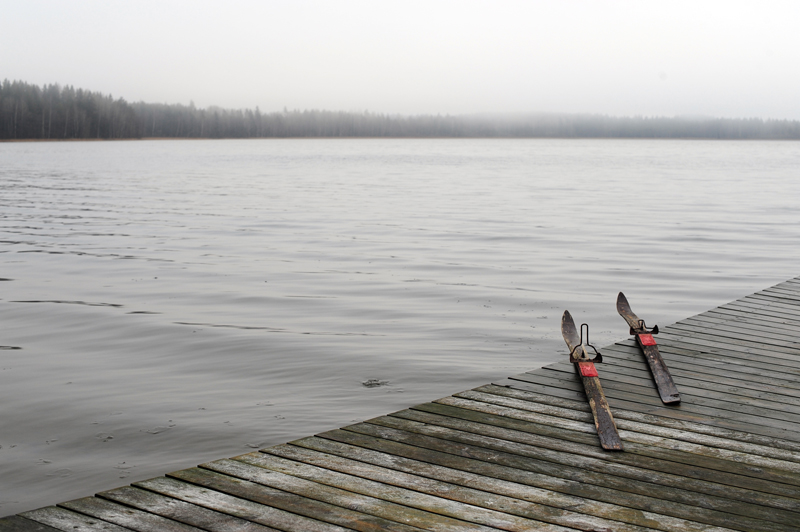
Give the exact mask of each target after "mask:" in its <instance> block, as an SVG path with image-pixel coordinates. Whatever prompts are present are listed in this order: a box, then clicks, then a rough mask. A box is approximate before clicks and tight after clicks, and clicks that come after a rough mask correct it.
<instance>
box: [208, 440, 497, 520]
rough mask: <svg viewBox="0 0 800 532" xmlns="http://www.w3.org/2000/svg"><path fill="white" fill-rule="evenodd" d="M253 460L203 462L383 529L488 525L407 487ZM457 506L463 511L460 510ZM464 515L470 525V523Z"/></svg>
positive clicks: (464, 508)
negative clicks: (362, 516)
mask: <svg viewBox="0 0 800 532" xmlns="http://www.w3.org/2000/svg"><path fill="white" fill-rule="evenodd" d="M256 454H257V455H258V453H256ZM251 458H252V457H251ZM251 462H252V460H248V457H247V455H244V456H239V457H236V459H231V460H217V461H214V462H209V463H206V464H203V465H202V467H203V468H207V469H209V470H212V471H216V472H218V473H221V474H224V475H228V476H231V477H236V478H240V479H243V480H247V481H249V482H254V483H257V484H260V485H263V486H267V487H270V488H274V489H280V490H283V491H287V492H289V493H294V494H296V495H300V496H302V497H306V498H309V499H314V500H319V501H323V502H325V503H328V504H333V505H335V506H339V507H342V508H350V509H356V508H357V509H358V512H359V513H363V514H367V515H370V516H374V517H376V518H377V519H376V522H379V523H380V524H381V525H382V526H384V527H386V530H419V529H420V528H423V529H429V530H430V529H433V530H440V531H455V530H462V529H463V528H464V527H465V526H474V527H475V528H476V529H477V530H490V529H489V528H486V527H484V526H479V525H478V524H475V523H480V521H481V520H485V519H486V517H487V514H485V513H484V514H482V515H479V516H478V517H477V519H478V521H473V520H472V519H470V517H471V516H472V517H474V516H473V515H472V514H473V513H474V512H473V511H472V509H471V508H468V507H461V508H459V507H458V506H457V505H452V504H448V503H447V502H446V501H442V500H439V499H438V498H437V497H426V496H424V495H422V494H418V493H415V492H412V491H409V490H393V491H392V490H391V489H390V487H388V486H383V485H381V484H380V483H376V482H371V483H370V482H367V481H363V480H362V479H358V478H352V479H346V478H345V477H346V476H340V477H338V478H330V477H328V478H326V477H325V475H324V474H317V475H314V474H309V472H308V471H306V474H305V475H303V474H302V472H300V474H297V473H298V472H297V471H293V473H295V475H294V476H293V475H292V474H291V472H289V471H288V470H287V469H286V468H283V469H281V468H278V469H274V470H272V471H270V470H266V469H264V468H262V467H257V466H254V465H253V464H252V463H251ZM248 464H249V465H248ZM323 480H327V482H323ZM347 480H350V481H349V482H348V481H347ZM458 510H463V513H462V512H459V511H458ZM453 515H455V516H456V517H453ZM465 520H466V521H469V522H470V523H471V524H470V525H468V523H466V522H465ZM484 524H485V523H484Z"/></svg>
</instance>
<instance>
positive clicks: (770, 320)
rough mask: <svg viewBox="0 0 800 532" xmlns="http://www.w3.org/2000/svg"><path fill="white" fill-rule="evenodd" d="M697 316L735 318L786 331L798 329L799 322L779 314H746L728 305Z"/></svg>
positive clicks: (746, 312)
mask: <svg viewBox="0 0 800 532" xmlns="http://www.w3.org/2000/svg"><path fill="white" fill-rule="evenodd" d="M698 316H715V317H720V318H722V317H725V318H736V319H741V320H744V321H746V322H748V323H753V324H759V325H763V326H765V327H766V326H773V327H778V328H780V329H786V330H792V331H793V330H796V329H797V328H798V327H800V320H795V319H791V318H787V317H786V316H781V315H780V314H779V313H778V315H777V316H773V315H771V313H764V312H748V311H746V310H744V309H742V308H738V307H731V306H729V305H723V306H721V307H715V308H713V309H710V310H707V311H705V312H702V313H700V314H698Z"/></svg>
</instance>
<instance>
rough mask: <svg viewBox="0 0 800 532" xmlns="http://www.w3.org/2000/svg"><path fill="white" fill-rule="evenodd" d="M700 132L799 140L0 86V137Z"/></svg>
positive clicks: (680, 126)
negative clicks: (267, 108) (271, 108)
mask: <svg viewBox="0 0 800 532" xmlns="http://www.w3.org/2000/svg"><path fill="white" fill-rule="evenodd" d="M287 137H320V138H323V137H350V138H353V137H383V138H388V137H397V138H409V137H419V138H701V139H762V140H787V139H792V140H794V139H800V122H798V121H788V120H766V121H765V120H763V119H760V118H745V119H721V118H715V117H671V118H670V117H614V116H608V115H600V114H577V113H576V114H563V113H472V114H461V115H449V114H448V115H442V114H437V115H401V114H395V115H387V114H379V113H370V112H368V111H364V112H343V111H326V110H302V111H300V110H292V111H289V110H288V109H286V108H284V109H283V111H278V112H265V113H262V112H261V110H260V109H259V108H258V107H256V108H255V109H225V108H222V107H218V106H211V107H207V108H202V107H197V106H196V105H195V104H194V102H190V104H189V105H183V104H174V105H168V104H155V103H146V102H141V101H140V102H133V103H128V102H127V101H126V100H125V99H124V98H117V99H114V98H113V96H111V95H104V94H102V93H99V92H93V91H90V90H85V89H82V88H79V89H75V88H74V87H71V86H63V87H62V86H61V85H58V84H51V85H45V86H42V87H39V86H37V85H31V84H28V83H25V82H22V81H13V82H11V81H9V80H4V81H3V82H2V84H0V139H5V140H11V139H20V140H24V139H30V140H35V139H42V140H47V139H52V140H56V139H89V138H96V139H125V138H130V139H137V138H287Z"/></svg>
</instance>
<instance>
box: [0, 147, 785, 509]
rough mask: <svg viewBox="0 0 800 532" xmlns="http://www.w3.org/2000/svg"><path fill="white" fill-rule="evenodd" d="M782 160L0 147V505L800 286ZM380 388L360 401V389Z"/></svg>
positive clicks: (485, 378) (341, 416)
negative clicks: (567, 339) (626, 303)
mask: <svg viewBox="0 0 800 532" xmlns="http://www.w3.org/2000/svg"><path fill="white" fill-rule="evenodd" d="M798 169H800V144H798V143H791V142H785V143H784V142H709V141H665V140H660V141H629V140H262V141H160V142H147V141H140V142H113V143H112V142H95V143H30V144H28V143H24V144H0V207H1V210H0V215H1V216H0V235H1V236H0V239H1V241H0V278H2V281H0V322H1V323H2V328H0V331H1V332H0V345H2V346H3V347H2V348H0V405H1V406H0V415H1V416H2V427H3V430H2V432H0V515H7V514H12V513H17V512H21V511H24V510H28V509H32V508H36V507H40V506H43V505H46V504H52V503H56V502H60V501H63V500H68V499H71V498H76V497H80V496H86V495H91V494H93V493H95V492H97V491H101V490H105V489H110V488H114V487H117V486H120V485H124V484H128V483H130V482H133V481H136V480H140V479H145V478H150V477H153V476H157V475H160V474H163V473H165V472H168V471H171V470H175V469H179V468H184V467H190V466H194V465H196V464H198V463H201V462H203V461H208V460H211V459H217V458H222V457H228V456H233V455H237V454H241V453H244V452H248V451H250V450H252V449H255V448H259V447H263V446H267V445H273V444H277V443H281V442H285V441H288V440H290V439H293V438H297V437H302V436H307V435H310V434H313V433H317V432H322V431H325V430H329V429H334V428H338V427H340V426H342V425H345V424H348V423H350V422H353V421H358V420H363V419H367V418H370V417H374V416H377V415H381V414H385V413H388V412H392V411H395V410H398V409H401V408H404V407H407V406H410V405H414V404H417V403H420V402H424V401H428V400H432V399H436V398H439V397H442V396H445V395H448V394H451V393H454V392H458V391H461V390H464V389H467V388H470V387H473V386H477V385H480V384H485V383H487V382H490V381H492V380H493V379H499V378H502V377H506V376H508V375H511V374H514V373H518V372H521V371H525V370H527V369H531V368H535V367H539V366H541V365H544V364H547V363H550V362H554V361H556V360H560V359H564V358H565V357H566V350H565V346H564V343H563V341H562V339H561V335H560V332H559V320H560V316H561V313H562V312H563V310H564V309H569V310H570V311H571V312H572V313H573V314H574V315H575V316H576V319H578V320H581V321H587V322H589V323H590V325H591V333H592V341H593V343H595V344H597V345H606V344H608V343H611V342H614V341H617V340H620V339H622V338H624V337H626V335H627V326H626V325H625V323H624V322H623V321H622V319H621V318H619V316H617V314H616V311H615V307H614V302H615V299H616V294H617V292H618V291H619V290H622V291H624V292H625V293H626V294H627V295H628V298H629V299H630V300H631V304H632V306H633V308H634V310H636V312H637V313H638V314H639V315H641V316H644V317H646V318H647V320H648V323H650V322H652V323H661V324H668V323H670V322H673V321H675V320H678V319H681V318H684V317H687V316H689V315H692V314H695V313H698V312H701V311H703V310H706V309H708V308H710V307H713V306H716V305H719V304H721V303H724V302H726V301H729V300H731V299H734V298H737V297H740V296H743V295H745V294H747V293H750V292H752V291H755V290H758V289H761V288H764V287H766V286H769V285H771V284H773V283H775V282H779V281H782V280H785V279H787V278H789V277H794V276H796V275H798V274H800V260H799V259H800V245H798V244H799V243H800V214H798V209H797V198H799V197H800V175H798V171H799V170H798ZM370 380H374V381H378V383H379V384H381V385H380V386H374V387H368V386H365V385H364V383H365V382H367V383H368V382H369V381H370Z"/></svg>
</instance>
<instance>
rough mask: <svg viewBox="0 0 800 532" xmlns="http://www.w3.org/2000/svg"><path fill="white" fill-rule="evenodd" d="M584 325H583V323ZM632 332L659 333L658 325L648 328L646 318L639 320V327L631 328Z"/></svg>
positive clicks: (632, 333)
mask: <svg viewBox="0 0 800 532" xmlns="http://www.w3.org/2000/svg"><path fill="white" fill-rule="evenodd" d="M581 327H583V325H581ZM630 329H631V330H630V334H631V335H634V334H658V325H653V328H652V329H650V330H648V329H647V325H645V323H644V320H639V328H638V329H634V328H633V327H631V328H630Z"/></svg>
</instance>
